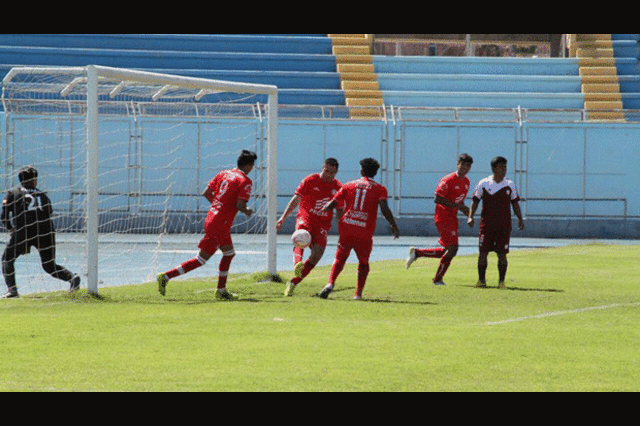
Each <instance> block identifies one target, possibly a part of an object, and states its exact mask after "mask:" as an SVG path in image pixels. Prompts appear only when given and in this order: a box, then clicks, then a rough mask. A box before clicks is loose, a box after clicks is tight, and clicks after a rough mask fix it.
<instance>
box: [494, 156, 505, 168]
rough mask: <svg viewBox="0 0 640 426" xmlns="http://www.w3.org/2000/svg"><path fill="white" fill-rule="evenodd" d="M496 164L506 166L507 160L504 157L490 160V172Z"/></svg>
mask: <svg viewBox="0 0 640 426" xmlns="http://www.w3.org/2000/svg"><path fill="white" fill-rule="evenodd" d="M498 164H504V165H505V166H506V165H507V159H506V158H504V157H493V160H491V170H493V169H494V168H495V167H496V166H497V165H498Z"/></svg>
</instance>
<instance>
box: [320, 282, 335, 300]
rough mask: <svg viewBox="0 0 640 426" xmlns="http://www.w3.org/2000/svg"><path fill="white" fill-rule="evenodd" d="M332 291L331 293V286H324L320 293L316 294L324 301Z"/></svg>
mask: <svg viewBox="0 0 640 426" xmlns="http://www.w3.org/2000/svg"><path fill="white" fill-rule="evenodd" d="M332 291H333V286H332V285H331V284H327V285H326V286H324V288H323V289H322V291H321V292H320V293H319V294H318V297H320V298H322V299H326V298H327V297H329V295H330V294H331V292H332Z"/></svg>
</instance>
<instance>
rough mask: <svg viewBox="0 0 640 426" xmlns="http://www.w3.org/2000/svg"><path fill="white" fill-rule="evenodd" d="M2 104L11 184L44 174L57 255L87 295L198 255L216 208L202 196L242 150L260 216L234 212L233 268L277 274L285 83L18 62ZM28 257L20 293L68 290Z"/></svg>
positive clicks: (41, 183) (4, 162)
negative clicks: (249, 163)
mask: <svg viewBox="0 0 640 426" xmlns="http://www.w3.org/2000/svg"><path fill="white" fill-rule="evenodd" d="M2 105H3V108H4V113H5V116H4V125H3V131H2V146H1V147H0V149H1V151H2V157H1V158H0V161H1V164H0V170H1V172H2V178H3V183H4V188H5V191H6V190H7V189H9V188H11V187H14V186H16V185H17V184H18V180H17V171H18V170H19V169H20V167H22V166H24V165H32V166H34V167H35V168H36V169H37V170H38V173H39V176H38V187H39V188H40V189H41V190H44V191H46V192H47V193H48V194H49V198H51V200H52V205H53V215H54V224H55V226H56V242H57V249H56V258H57V261H58V263H60V264H62V265H64V266H65V267H67V268H68V269H70V270H72V271H74V272H76V273H78V274H79V275H81V277H82V281H83V285H82V286H83V287H84V286H85V285H86V288H87V289H88V291H89V292H90V293H93V294H97V293H98V287H99V286H110V285H122V284H132V283H140V282H145V281H152V280H154V279H155V278H154V276H155V274H157V273H158V272H162V271H164V270H166V269H168V268H172V267H174V266H176V265H177V264H179V263H180V262H182V261H184V260H186V259H187V256H189V254H188V253H196V252H197V243H198V242H199V240H200V238H201V236H202V231H203V224H204V218H205V217H206V213H207V210H208V208H209V203H208V201H207V200H206V199H205V198H204V197H203V196H202V192H203V190H204V188H205V186H206V185H207V183H208V182H209V180H210V179H212V178H213V177H214V176H215V174H216V173H217V172H219V171H220V170H224V169H230V168H234V167H236V159H237V157H238V155H239V153H240V151H241V150H242V149H249V150H252V151H255V152H256V153H257V154H258V162H257V163H256V166H255V167H254V170H253V171H252V172H251V174H250V175H249V177H250V178H251V179H252V180H253V183H254V184H253V193H252V199H251V201H250V207H251V208H253V210H254V212H255V213H254V214H253V215H252V216H251V218H248V219H247V218H246V216H244V215H242V214H241V213H239V214H238V215H237V217H236V222H235V223H234V227H233V228H232V233H234V244H235V245H236V260H235V261H234V264H233V265H232V268H233V269H234V270H235V271H238V270H239V269H237V268H241V267H242V265H245V264H252V263H253V264H255V262H256V261H258V262H261V263H262V266H260V265H257V266H253V268H254V269H255V268H257V270H259V271H264V270H266V271H268V273H269V274H270V275H271V276H275V275H276V229H275V222H276V208H277V204H276V197H277V193H276V188H277V135H278V117H277V108H278V89H277V87H275V86H270V85H260V84H247V83H236V82H225V81H218V80H210V79H202V78H191V77H185V76H177V75H169V74H160V73H151V72H143V71H136V70H131V69H120V68H111V67H103V66H95V65H89V66H86V67H19V68H13V69H11V70H10V71H9V73H8V74H7V75H6V77H5V78H4V80H3V87H2ZM5 235H6V233H5ZM236 236H237V238H236ZM7 239H8V237H6V238H5V241H6V240H7ZM239 245H240V247H239ZM243 253H245V254H246V255H245V256H244V257H245V259H243ZM218 255H219V253H218ZM25 257H33V259H32V260H31V261H27V262H26V264H25V262H24V261H23V260H22V258H19V259H18V261H17V262H16V271H17V281H18V288H19V290H20V292H21V293H25V292H29V291H30V292H37V291H51V290H57V289H58V288H57V287H56V285H57V286H62V287H60V288H66V283H56V281H57V280H55V279H53V278H51V277H49V276H48V275H47V274H45V273H44V272H42V268H40V266H39V258H38V257H37V254H36V255H34V254H30V255H27V256H25ZM263 262H264V263H263ZM21 264H23V265H22V266H21ZM25 265H26V266H25ZM20 268H22V269H20ZM200 269H203V271H202V273H204V274H206V276H215V275H217V269H216V268H214V269H213V270H212V269H211V268H200ZM204 270H206V271H204ZM36 272H37V274H36ZM232 272H234V271H232ZM240 272H242V271H241V270H240ZM34 274H35V275H34ZM191 276H193V275H191ZM214 278H215V279H217V277H213V278H212V279H214ZM29 285H34V286H36V287H37V288H36V287H34V288H33V289H27V288H26V287H27V286H29Z"/></svg>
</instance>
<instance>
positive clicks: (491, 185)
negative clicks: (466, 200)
mask: <svg viewBox="0 0 640 426" xmlns="http://www.w3.org/2000/svg"><path fill="white" fill-rule="evenodd" d="M473 199H474V200H475V201H480V200H482V213H481V215H480V229H481V230H482V229H484V228H485V227H486V228H490V229H504V230H507V231H510V230H511V202H512V201H520V196H519V195H518V190H517V189H516V185H515V184H514V183H513V181H511V180H509V179H507V178H504V179H502V182H500V183H498V182H496V181H494V180H493V175H492V176H489V177H486V178H484V179H482V180H481V181H480V182H478V185H476V188H475V190H474V191H473Z"/></svg>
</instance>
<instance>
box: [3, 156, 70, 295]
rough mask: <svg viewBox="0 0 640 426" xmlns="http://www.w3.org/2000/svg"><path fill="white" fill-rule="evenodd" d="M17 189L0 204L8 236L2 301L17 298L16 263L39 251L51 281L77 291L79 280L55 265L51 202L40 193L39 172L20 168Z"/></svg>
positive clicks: (4, 258) (45, 195)
mask: <svg viewBox="0 0 640 426" xmlns="http://www.w3.org/2000/svg"><path fill="white" fill-rule="evenodd" d="M18 179H19V180H20V185H19V186H17V187H15V188H13V189H11V190H9V191H8V192H7V194H6V196H5V197H4V200H3V201H2V216H1V219H2V224H3V225H4V226H5V228H7V229H8V230H9V232H10V235H11V236H10V237H9V243H8V244H7V247H6V248H5V250H4V254H3V255H2V275H3V276H4V281H5V284H6V285H7V290H8V291H7V293H6V294H4V295H3V296H0V297H1V298H4V299H6V298H10V297H18V288H17V286H16V277H15V268H14V263H15V261H16V259H17V258H18V257H19V256H21V255H23V254H27V253H29V252H30V251H31V247H35V248H36V249H38V252H39V253H40V260H41V262H42V268H43V269H44V270H45V272H47V273H48V274H49V275H51V276H52V277H54V278H58V279H60V280H63V281H68V282H69V290H70V291H75V290H77V289H78V288H80V277H79V276H78V275H76V274H73V273H71V272H69V271H68V270H67V269H66V268H64V267H62V266H60V265H58V264H57V263H56V241H55V230H54V227H53V222H52V221H51V213H52V208H51V201H50V200H49V197H48V196H47V194H46V193H45V192H43V191H41V190H39V189H38V188H37V187H36V186H37V185H38V171H37V170H36V169H35V168H33V167H31V166H27V167H23V168H21V169H20V171H19V173H18Z"/></svg>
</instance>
